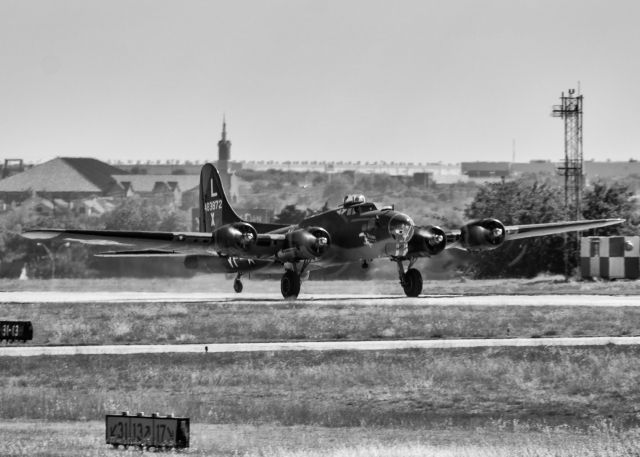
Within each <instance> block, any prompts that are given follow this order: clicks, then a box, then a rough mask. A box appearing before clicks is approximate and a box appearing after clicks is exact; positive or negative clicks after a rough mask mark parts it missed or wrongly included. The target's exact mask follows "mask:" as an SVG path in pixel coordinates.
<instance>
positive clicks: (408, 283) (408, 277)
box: [402, 268, 422, 297]
mask: <svg viewBox="0 0 640 457" xmlns="http://www.w3.org/2000/svg"><path fill="white" fill-rule="evenodd" d="M402 288H403V289H404V293H405V294H406V295H407V297H417V296H418V295H420V294H421V293H422V274H421V273H420V271H419V270H416V269H415V268H409V269H408V270H407V272H406V273H405V274H404V276H403V277H402Z"/></svg>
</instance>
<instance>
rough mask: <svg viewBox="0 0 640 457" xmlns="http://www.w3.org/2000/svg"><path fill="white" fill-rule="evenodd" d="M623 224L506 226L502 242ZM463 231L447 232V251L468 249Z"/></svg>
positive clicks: (605, 221) (589, 222)
mask: <svg viewBox="0 0 640 457" xmlns="http://www.w3.org/2000/svg"><path fill="white" fill-rule="evenodd" d="M623 222H624V219H594V220H585V221H568V222H549V223H544V224H524V225H506V226H504V240H501V242H503V241H511V240H521V239H523V238H533V237H536V236H545V235H555V234H559V233H567V232H582V231H586V230H592V229H596V228H602V227H608V226H610V225H616V224H621V223H623ZM463 230H464V228H463V229H462V230H451V231H448V232H446V238H447V246H446V247H447V249H449V248H457V249H466V246H464V242H463V235H462V232H463ZM501 242H500V243H501Z"/></svg>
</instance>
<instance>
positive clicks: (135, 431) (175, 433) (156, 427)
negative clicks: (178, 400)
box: [105, 412, 189, 448]
mask: <svg viewBox="0 0 640 457" xmlns="http://www.w3.org/2000/svg"><path fill="white" fill-rule="evenodd" d="M105 422H106V424H105V425H106V440H107V444H111V445H113V446H118V445H123V446H139V447H147V448H149V447H155V448H186V447H189V418H188V417H173V416H164V417H163V416H160V415H158V414H152V415H151V416H145V415H144V413H138V414H136V415H129V413H128V412H123V413H122V414H120V415H116V414H107V416H106V417H105Z"/></svg>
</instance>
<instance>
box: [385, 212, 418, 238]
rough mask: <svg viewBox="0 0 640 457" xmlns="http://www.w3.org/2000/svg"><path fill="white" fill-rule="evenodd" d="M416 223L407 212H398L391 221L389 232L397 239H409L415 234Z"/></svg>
mask: <svg viewBox="0 0 640 457" xmlns="http://www.w3.org/2000/svg"><path fill="white" fill-rule="evenodd" d="M413 228H414V223H413V221H412V220H411V218H410V217H409V216H407V215H406V214H396V215H395V216H393V217H392V218H391V220H390V221H389V234H391V237H392V238H393V239H394V240H396V241H404V242H406V241H409V240H410V239H411V237H412V236H413Z"/></svg>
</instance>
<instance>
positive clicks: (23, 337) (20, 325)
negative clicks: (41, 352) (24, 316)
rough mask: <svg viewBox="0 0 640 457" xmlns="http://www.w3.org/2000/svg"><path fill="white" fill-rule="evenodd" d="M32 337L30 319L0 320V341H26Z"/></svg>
mask: <svg viewBox="0 0 640 457" xmlns="http://www.w3.org/2000/svg"><path fill="white" fill-rule="evenodd" d="M31 339H33V326H32V325H31V322H30V321H0V341H2V340H5V341H27V340H31Z"/></svg>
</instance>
